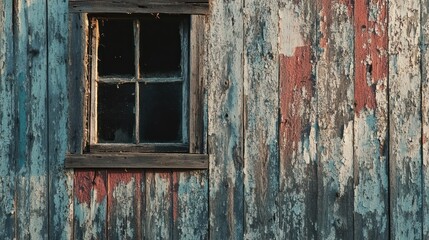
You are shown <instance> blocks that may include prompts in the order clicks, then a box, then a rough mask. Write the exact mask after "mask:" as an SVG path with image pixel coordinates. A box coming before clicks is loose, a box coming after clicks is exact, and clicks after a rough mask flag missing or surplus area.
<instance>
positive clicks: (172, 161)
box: [65, 153, 208, 169]
mask: <svg viewBox="0 0 429 240" xmlns="http://www.w3.org/2000/svg"><path fill="white" fill-rule="evenodd" d="M65 167H66V168H169V169H175V168H176V169H207V168H208V156H207V155H206V154H189V153H188V154H184V153H94V154H69V155H67V158H66V161H65Z"/></svg>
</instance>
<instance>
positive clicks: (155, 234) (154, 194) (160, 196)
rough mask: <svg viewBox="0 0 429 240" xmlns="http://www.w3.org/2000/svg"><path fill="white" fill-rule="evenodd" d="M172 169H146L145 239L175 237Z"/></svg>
mask: <svg viewBox="0 0 429 240" xmlns="http://www.w3.org/2000/svg"><path fill="white" fill-rule="evenodd" d="M172 182H173V181H172V173H171V171H164V172H161V171H156V172H155V171H146V183H145V184H146V185H145V186H146V187H145V191H146V192H145V193H146V199H145V203H146V205H145V207H146V209H145V219H144V220H143V221H144V227H145V229H144V231H145V232H144V236H145V239H173V231H172V230H173V199H172V195H173V189H172V187H173V186H172Z"/></svg>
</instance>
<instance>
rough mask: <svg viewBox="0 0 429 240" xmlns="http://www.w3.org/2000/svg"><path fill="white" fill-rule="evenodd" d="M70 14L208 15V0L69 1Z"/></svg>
mask: <svg viewBox="0 0 429 240" xmlns="http://www.w3.org/2000/svg"><path fill="white" fill-rule="evenodd" d="M69 11H70V12H87V13H176V14H207V13H208V11H209V1H208V0H191V1H187V0H118V1H112V0H91V1H90V0H69Z"/></svg>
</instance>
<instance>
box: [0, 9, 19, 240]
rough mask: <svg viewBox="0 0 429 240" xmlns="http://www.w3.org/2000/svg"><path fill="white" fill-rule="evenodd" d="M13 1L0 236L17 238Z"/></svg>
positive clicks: (0, 41)
mask: <svg viewBox="0 0 429 240" xmlns="http://www.w3.org/2000/svg"><path fill="white" fill-rule="evenodd" d="M13 46H14V44H13V4H12V1H2V2H1V3H0V139H1V140H0V199H1V200H0V222H1V223H2V224H3V225H2V226H4V227H3V229H1V230H0V239H14V238H15V227H16V226H15V220H16V209H15V204H14V199H15V152H14V150H15V141H16V135H15V130H16V127H17V126H16V123H15V118H16V114H17V112H16V110H15V109H16V99H15V87H16V86H15V81H14V77H13V73H14V55H13V53H14V52H13V51H14V48H13Z"/></svg>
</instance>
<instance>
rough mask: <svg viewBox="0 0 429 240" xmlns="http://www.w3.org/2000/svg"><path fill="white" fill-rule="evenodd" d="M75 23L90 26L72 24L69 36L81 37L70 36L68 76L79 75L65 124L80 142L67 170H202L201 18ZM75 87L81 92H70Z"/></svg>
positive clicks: (110, 17)
mask: <svg viewBox="0 0 429 240" xmlns="http://www.w3.org/2000/svg"><path fill="white" fill-rule="evenodd" d="M80 17H81V18H80V19H81V23H87V26H86V27H84V28H81V29H83V30H84V32H83V33H82V32H79V31H78V30H79V27H78V26H77V25H73V23H72V24H71V26H72V28H73V26H77V27H76V28H75V30H76V29H77V30H76V31H78V33H74V32H73V30H72V31H71V32H72V34H74V35H81V36H84V37H83V39H80V40H79V37H76V36H73V37H72V42H71V52H72V53H71V60H70V62H71V66H72V70H71V71H73V72H77V73H71V76H72V77H70V78H71V81H76V79H80V80H77V81H78V83H81V86H74V85H73V84H72V87H71V88H72V91H71V93H70V97H69V98H70V104H71V105H72V106H71V107H70V109H71V110H72V111H73V110H74V109H75V110H77V111H76V113H78V114H77V116H75V117H71V118H70V119H71V121H70V122H71V123H70V126H69V128H70V130H71V133H69V135H72V136H73V135H74V136H77V137H75V138H73V139H72V142H74V143H72V145H74V146H75V149H74V150H71V151H70V152H71V154H69V155H68V156H67V158H66V167H71V168H88V167H90V168H96V167H101V168H193V169H204V168H207V167H208V159H207V154H204V153H203V151H202V141H203V140H204V139H205V137H204V136H203V134H204V131H203V129H204V126H203V119H202V115H203V114H202V111H203V110H202V109H203V107H202V104H203V103H202V92H203V91H202V83H201V79H202V78H201V76H199V74H198V73H199V72H200V69H199V68H200V66H199V64H198V62H199V58H198V56H199V53H198V51H197V50H198V49H199V48H200V47H199V46H198V44H199V41H201V40H200V39H199V38H198V36H201V32H196V29H195V28H196V26H198V24H197V23H198V21H196V20H195V19H198V18H199V17H196V16H193V17H191V16H190V15H184V14H181V15H177V14H176V15H171V14H141V13H137V14H117V13H114V14H111V13H109V14H106V13H92V14H87V15H86V14H85V15H83V14H81V15H80ZM76 18H79V17H76ZM199 19H202V18H199ZM201 22H202V21H200V24H199V26H200V27H198V29H200V30H201V29H202V28H201V26H202V24H201ZM191 29H193V30H191ZM73 39H74V40H73ZM73 41H77V42H78V43H79V44H76V42H75V43H73ZM79 41H80V42H79ZM74 45H77V46H80V48H79V47H77V48H76V49H74ZM79 50H80V51H84V52H85V53H82V52H78V51H79ZM82 59H84V60H83V61H82ZM76 66H81V69H79V67H76ZM74 67H76V69H74ZM73 76H74V77H73ZM73 89H74V90H73ZM79 89H83V92H82V91H81V92H79V94H73V92H74V91H78V90H79ZM80 113H82V114H80ZM72 114H74V113H72ZM79 116H81V118H80V120H79ZM76 129H78V130H77V131H75V132H73V131H74V130H76ZM79 141H80V143H79ZM79 146H80V147H79Z"/></svg>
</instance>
